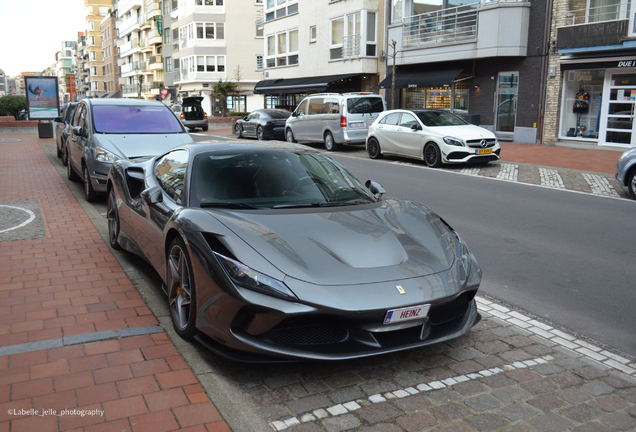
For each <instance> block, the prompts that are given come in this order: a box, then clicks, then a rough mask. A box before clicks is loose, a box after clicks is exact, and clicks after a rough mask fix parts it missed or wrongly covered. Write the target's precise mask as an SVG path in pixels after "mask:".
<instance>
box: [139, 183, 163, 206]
mask: <svg viewBox="0 0 636 432" xmlns="http://www.w3.org/2000/svg"><path fill="white" fill-rule="evenodd" d="M141 198H142V199H143V200H144V201H145V202H146V204H148V205H150V204H157V203H160V202H163V193H162V192H161V188H160V187H158V186H155V187H153V188H149V189H145V190H143V191H141Z"/></svg>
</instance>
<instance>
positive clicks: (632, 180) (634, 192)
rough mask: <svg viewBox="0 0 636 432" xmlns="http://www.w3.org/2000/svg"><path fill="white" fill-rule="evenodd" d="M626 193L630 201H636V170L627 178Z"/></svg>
mask: <svg viewBox="0 0 636 432" xmlns="http://www.w3.org/2000/svg"><path fill="white" fill-rule="evenodd" d="M627 192H628V193H629V196H630V197H632V199H636V170H634V171H632V173H631V174H630V175H629V176H628V177H627Z"/></svg>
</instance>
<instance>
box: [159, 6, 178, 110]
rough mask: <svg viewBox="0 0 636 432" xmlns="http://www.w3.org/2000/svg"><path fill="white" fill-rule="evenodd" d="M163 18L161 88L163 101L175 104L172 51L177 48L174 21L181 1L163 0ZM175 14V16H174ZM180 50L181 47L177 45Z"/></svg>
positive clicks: (175, 86) (176, 87)
mask: <svg viewBox="0 0 636 432" xmlns="http://www.w3.org/2000/svg"><path fill="white" fill-rule="evenodd" d="M161 8H162V11H161V12H162V14H163V16H162V20H161V24H162V26H163V34H162V37H163V45H162V47H161V56H162V60H163V88H162V89H161V90H160V92H161V101H162V102H163V103H165V104H166V105H168V106H171V105H172V104H174V103H175V102H176V100H177V91H178V86H177V85H175V83H174V82H175V79H174V77H175V74H174V73H173V69H177V68H174V61H173V58H172V53H173V51H174V50H175V48H174V47H173V28H172V26H173V22H176V21H177V18H178V14H177V10H178V9H179V2H178V1H177V0H163V1H162V5H161ZM173 16H174V18H173ZM175 31H176V34H177V38H178V34H179V30H178V29H175ZM176 49H177V50H178V49H179V47H178V46H177V47H176Z"/></svg>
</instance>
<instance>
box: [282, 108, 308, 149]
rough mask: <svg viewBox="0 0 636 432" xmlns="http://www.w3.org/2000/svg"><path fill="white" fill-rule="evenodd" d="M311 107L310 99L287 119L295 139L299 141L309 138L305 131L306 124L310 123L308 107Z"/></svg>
mask: <svg viewBox="0 0 636 432" xmlns="http://www.w3.org/2000/svg"><path fill="white" fill-rule="evenodd" d="M308 106H309V98H307V99H305V100H303V101H302V102H301V103H300V105H298V107H296V109H295V110H294V112H293V113H292V116H291V117H289V119H287V122H288V125H289V127H290V128H291V130H292V132H293V133H294V137H295V138H296V139H297V140H304V139H305V138H306V137H307V133H306V131H305V123H306V122H307V121H309V119H308V118H307V115H306V114H307V107H308Z"/></svg>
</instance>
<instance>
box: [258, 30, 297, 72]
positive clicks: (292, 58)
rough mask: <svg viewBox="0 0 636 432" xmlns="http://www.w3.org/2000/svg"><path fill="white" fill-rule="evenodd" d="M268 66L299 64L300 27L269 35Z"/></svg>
mask: <svg viewBox="0 0 636 432" xmlns="http://www.w3.org/2000/svg"><path fill="white" fill-rule="evenodd" d="M266 64H267V67H268V68H274V67H280V66H293V65H297V64H298V29H292V30H287V31H284V32H280V33H277V34H275V35H269V36H267V59H266Z"/></svg>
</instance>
